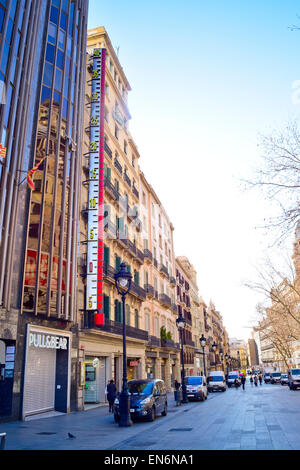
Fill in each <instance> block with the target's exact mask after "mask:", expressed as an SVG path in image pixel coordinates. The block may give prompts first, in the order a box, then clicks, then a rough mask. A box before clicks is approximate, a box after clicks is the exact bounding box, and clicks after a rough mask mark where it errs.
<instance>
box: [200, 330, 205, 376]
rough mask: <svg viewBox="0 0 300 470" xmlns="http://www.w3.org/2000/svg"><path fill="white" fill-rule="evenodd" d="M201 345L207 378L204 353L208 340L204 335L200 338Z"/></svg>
mask: <svg viewBox="0 0 300 470" xmlns="http://www.w3.org/2000/svg"><path fill="white" fill-rule="evenodd" d="M200 344H201V347H202V351H203V364H204V375H205V377H206V365H205V352H204V348H205V345H206V338H205V336H204V334H203V333H202V336H201V338H200Z"/></svg>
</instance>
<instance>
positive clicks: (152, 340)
mask: <svg viewBox="0 0 300 470" xmlns="http://www.w3.org/2000/svg"><path fill="white" fill-rule="evenodd" d="M147 346H154V347H160V339H159V338H156V336H149V341H148V345H147Z"/></svg>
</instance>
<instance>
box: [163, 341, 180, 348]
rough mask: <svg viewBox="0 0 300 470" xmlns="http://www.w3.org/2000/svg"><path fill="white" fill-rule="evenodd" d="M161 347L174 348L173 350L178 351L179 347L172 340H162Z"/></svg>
mask: <svg viewBox="0 0 300 470" xmlns="http://www.w3.org/2000/svg"><path fill="white" fill-rule="evenodd" d="M160 346H161V347H162V348H172V349H177V348H178V345H177V344H175V343H174V341H173V340H172V339H161V340H160Z"/></svg>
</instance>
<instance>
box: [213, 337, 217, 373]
mask: <svg viewBox="0 0 300 470" xmlns="http://www.w3.org/2000/svg"><path fill="white" fill-rule="evenodd" d="M212 349H213V351H214V353H215V368H216V370H217V356H216V350H217V345H216V343H215V342H214V344H213V345H212Z"/></svg>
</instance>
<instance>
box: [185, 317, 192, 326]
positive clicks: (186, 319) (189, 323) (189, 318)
mask: <svg viewBox="0 0 300 470" xmlns="http://www.w3.org/2000/svg"><path fill="white" fill-rule="evenodd" d="M184 318H185V321H186V323H187V325H190V326H193V322H192V318H191V317H190V316H188V315H186V314H185V315H184Z"/></svg>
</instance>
